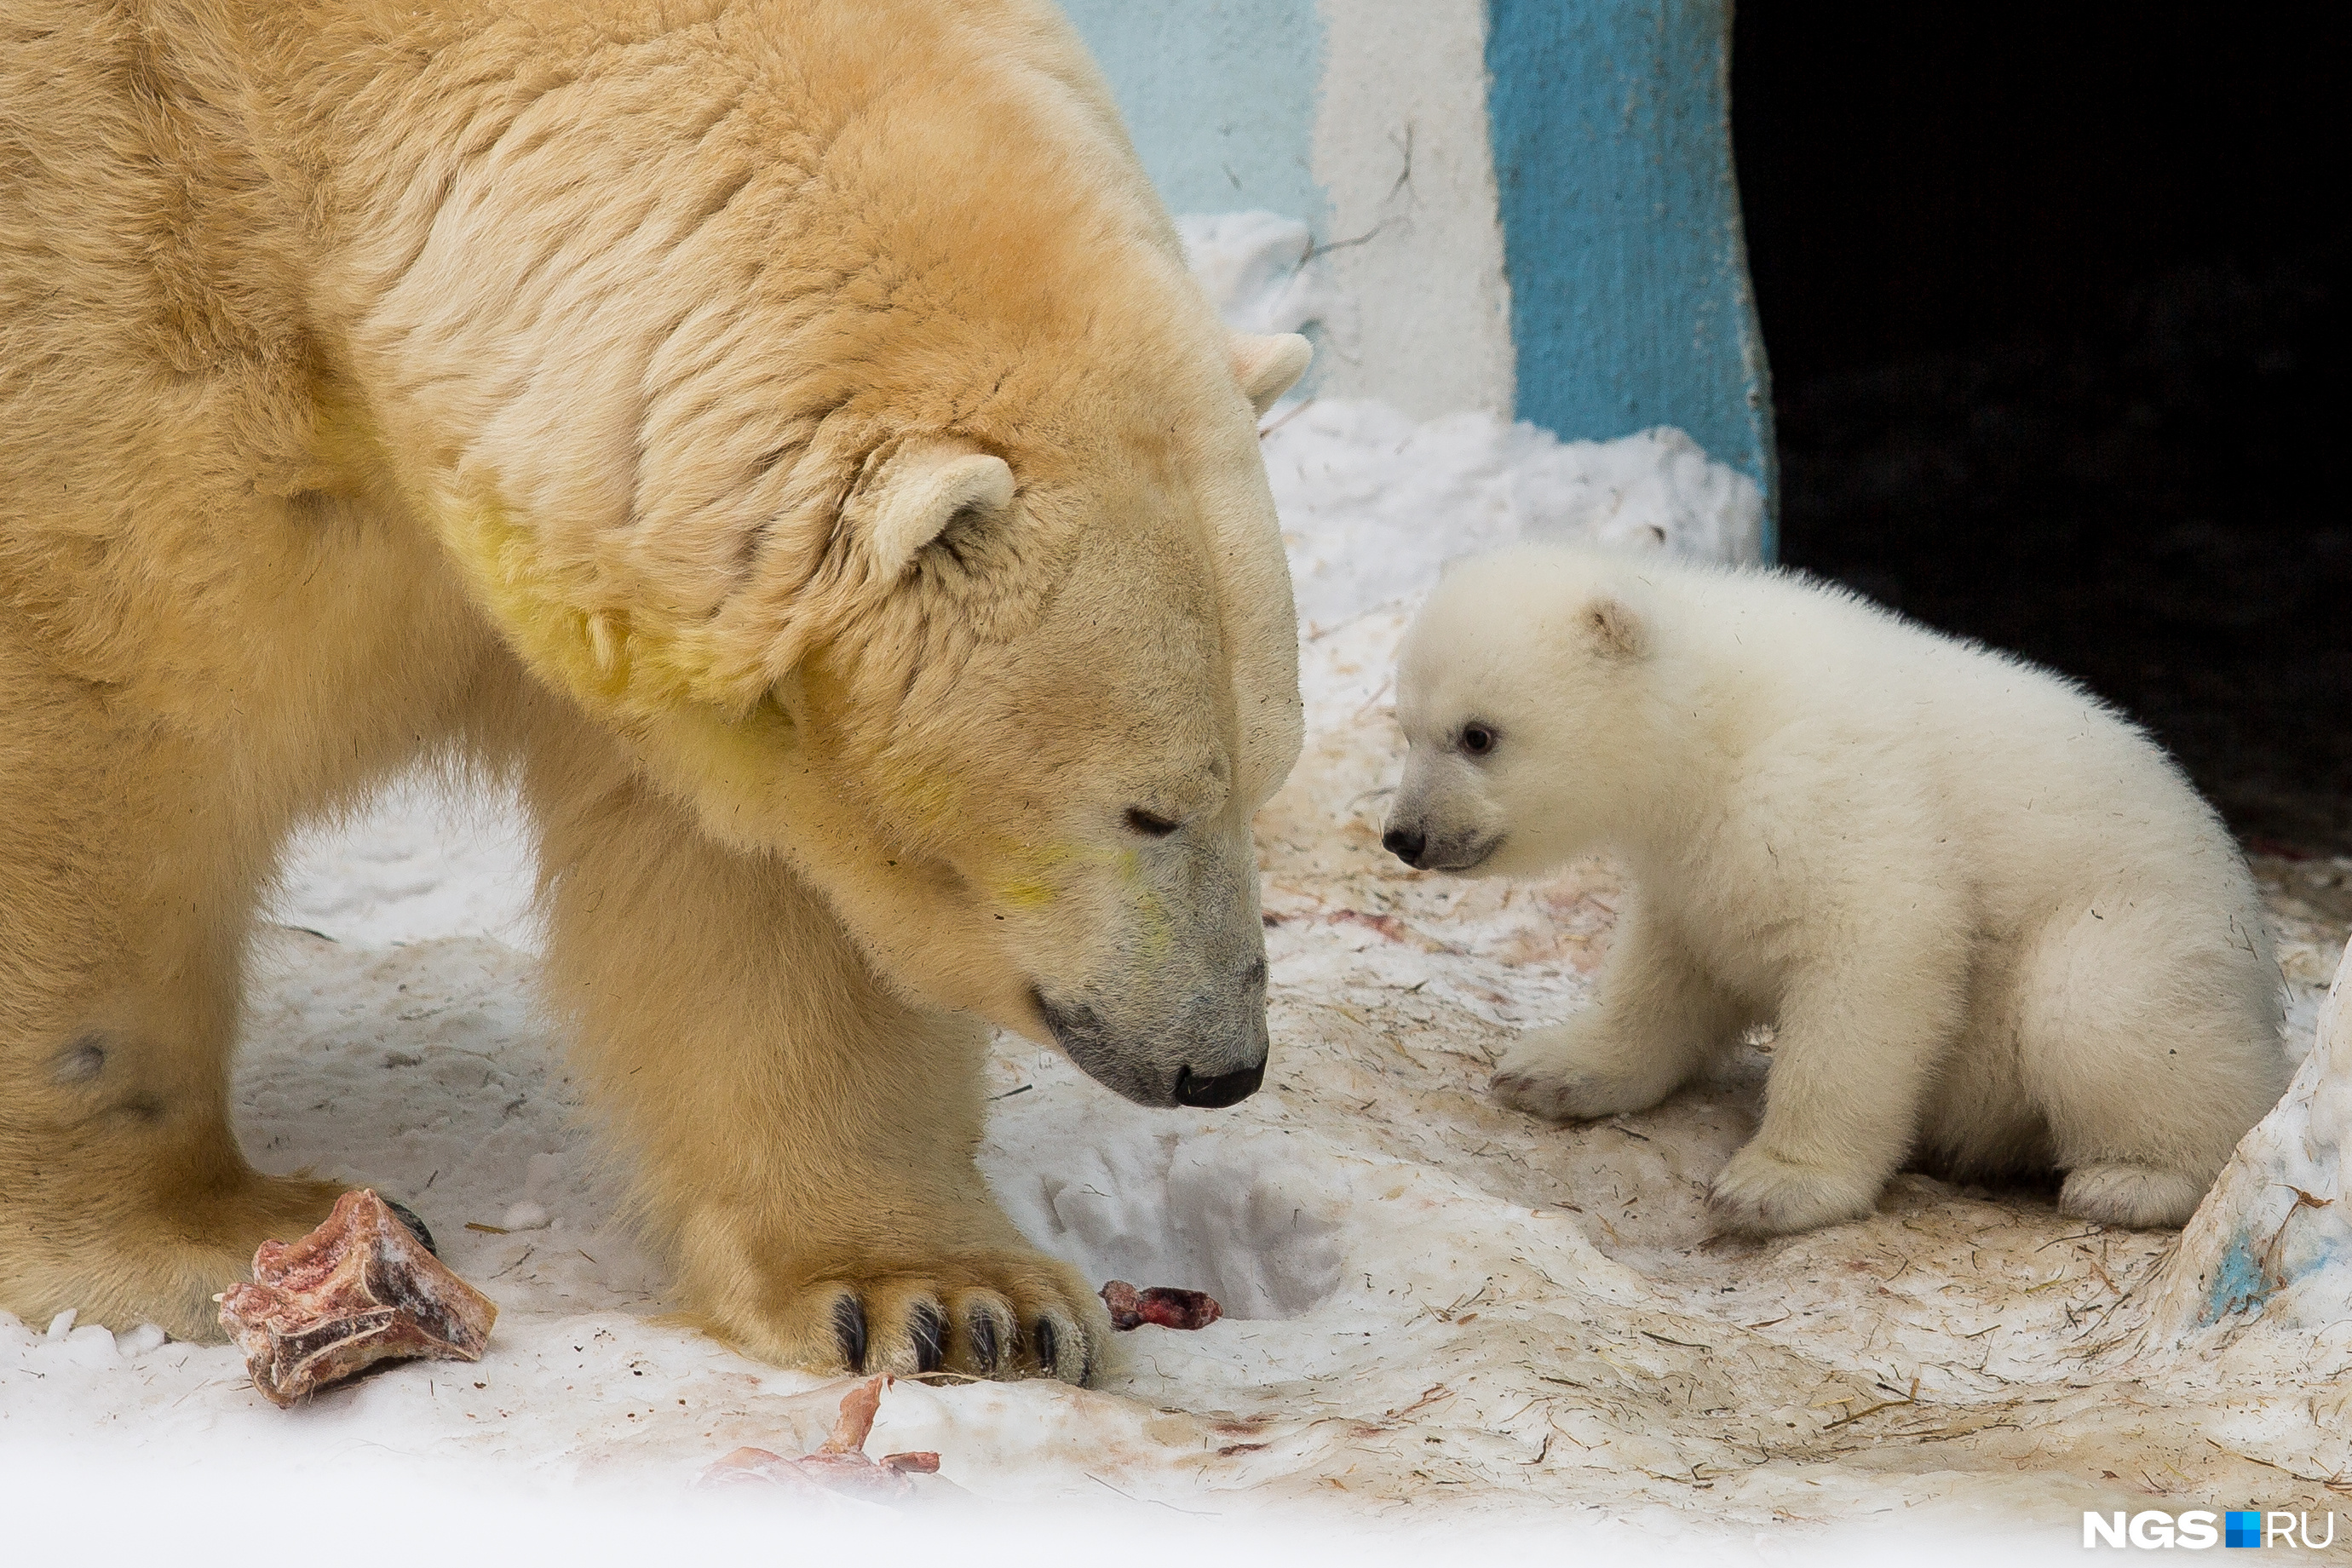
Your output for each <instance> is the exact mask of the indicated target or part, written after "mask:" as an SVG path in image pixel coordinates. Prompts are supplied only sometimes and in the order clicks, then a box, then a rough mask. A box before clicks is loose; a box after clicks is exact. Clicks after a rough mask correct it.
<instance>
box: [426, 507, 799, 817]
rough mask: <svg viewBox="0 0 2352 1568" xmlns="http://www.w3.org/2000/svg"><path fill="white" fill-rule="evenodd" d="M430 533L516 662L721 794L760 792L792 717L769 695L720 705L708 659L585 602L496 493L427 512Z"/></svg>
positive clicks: (589, 594)
mask: <svg viewBox="0 0 2352 1568" xmlns="http://www.w3.org/2000/svg"><path fill="white" fill-rule="evenodd" d="M435 520H436V530H435V531H436V533H438V534H439V536H440V538H441V541H442V543H443V545H444V546H445V547H446V548H447V549H448V551H449V553H450V555H451V557H452V558H453V559H455V560H456V561H457V564H458V568H459V570H461V571H462V572H463V573H464V575H465V578H466V581H467V587H468V588H469V589H470V591H472V592H473V594H474V597H475V598H476V600H477V601H478V602H479V603H480V604H481V606H482V608H483V609H484V610H485V611H486V612H488V615H489V617H490V619H491V621H492V622H494V623H495V624H496V625H497V626H498V627H499V630H500V631H501V632H504V633H505V635H506V638H507V641H508V642H509V644H510V645H511V646H512V647H513V648H514V650H515V652H516V653H519V654H520V655H521V656H522V659H523V662H524V663H525V664H528V665H530V668H531V669H532V670H533V671H534V672H536V673H537V674H540V675H541V676H542V677H544V678H546V679H547V680H549V681H550V682H551V683H552V684H554V685H556V686H558V687H559V688H561V689H562V690H563V691H566V692H569V693H570V694H571V695H572V696H573V697H574V698H575V699H576V700H577V701H578V702H579V703H580V705H581V706H583V707H584V708H586V709H587V710H588V711H589V712H591V713H593V714H595V715H597V716H600V717H604V718H607V719H612V720H615V721H617V722H618V723H619V724H620V725H621V726H622V727H624V728H631V729H645V728H654V729H658V730H659V731H660V732H661V733H662V735H663V737H664V738H665V740H667V742H668V743H669V745H670V746H671V747H674V748H675V750H676V752H677V753H678V754H680V755H682V756H683V757H684V758H686V759H688V762H689V763H690V765H691V766H692V768H693V770H694V771H695V772H696V773H698V775H700V776H701V777H702V778H704V779H706V780H708V781H709V783H710V785H711V786H713V787H714V788H715V789H718V790H720V791H723V792H724V793H725V794H726V795H727V796H729V797H730V798H732V799H735V800H744V801H752V800H758V799H760V798H761V796H763V795H764V794H765V793H766V786H767V784H768V783H769V781H770V779H771V778H772V774H773V771H774V769H775V768H776V766H777V765H778V764H779V763H780V762H781V761H782V759H783V758H784V757H786V756H787V755H788V754H789V753H790V752H791V750H792V748H793V741H794V737H793V726H792V721H791V719H790V718H789V717H787V716H785V714H784V712H783V711H782V709H781V708H779V707H777V706H776V705H775V704H774V702H773V701H772V700H764V699H763V700H761V701H759V702H757V703H754V704H753V705H751V706H750V708H749V709H748V710H743V709H741V708H740V705H737V704H732V703H729V702H726V701H722V699H721V694H720V693H719V690H718V689H717V681H716V679H715V677H714V676H713V675H712V674H711V665H710V661H709V659H707V658H705V657H703V656H702V651H701V650H699V649H697V648H694V647H693V646H691V644H690V643H689V641H688V639H686V638H683V637H679V636H677V635H676V634H674V633H667V632H661V631H659V630H656V629H655V628H651V627H647V626H644V625H641V624H639V623H637V622H635V620H634V619H633V618H632V617H631V615H630V614H629V612H627V611H626V610H625V609H622V608H620V607H618V606H613V605H604V606H599V607H596V608H587V606H591V605H594V604H595V601H596V598H597V595H596V594H595V592H594V590H593V584H592V582H591V580H590V577H589V572H588V570H587V569H585V568H570V569H566V568H564V567H562V566H556V565H551V564H550V563H549V562H548V561H547V559H546V552H545V550H544V549H543V547H542V546H541V542H540V541H539V540H538V539H537V538H534V537H533V535H532V533H531V530H530V528H527V527H525V526H524V525H523V524H522V523H521V522H520V521H518V520H517V519H516V518H515V517H514V516H513V515H512V514H511V513H510V512H509V509H508V508H507V507H505V506H504V505H502V504H501V503H499V502H498V501H497V500H495V499H493V498H490V497H476V498H474V499H473V500H472V502H471V503H470V504H468V505H464V506H447V507H441V508H439V509H438V511H437V516H436V519H435Z"/></svg>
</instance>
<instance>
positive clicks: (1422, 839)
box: [1381, 828, 1429, 866]
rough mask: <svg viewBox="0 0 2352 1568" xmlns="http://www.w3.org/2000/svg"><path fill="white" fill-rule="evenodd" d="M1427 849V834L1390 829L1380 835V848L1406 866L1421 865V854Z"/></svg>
mask: <svg viewBox="0 0 2352 1568" xmlns="http://www.w3.org/2000/svg"><path fill="white" fill-rule="evenodd" d="M1428 847H1429V837H1428V835H1427V834H1425V833H1418V832H1414V831H1411V830H1409V829H1405V828H1391V829H1390V830H1389V831H1387V832H1385V833H1382V834H1381V848H1382V849H1384V850H1386V851H1388V852H1389V853H1391V854H1392V855H1394V856H1396V858H1397V859H1399V860H1401V861H1402V862H1404V863H1405V864H1407V865H1414V866H1417V865H1419V864H1420V863H1421V852H1422V851H1423V850H1425V849H1427V848H1428Z"/></svg>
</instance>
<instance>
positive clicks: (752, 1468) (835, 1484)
mask: <svg viewBox="0 0 2352 1568" xmlns="http://www.w3.org/2000/svg"><path fill="white" fill-rule="evenodd" d="M891 1381H892V1380H891V1379H890V1378H887V1377H869V1378H867V1379H866V1381H865V1382H863V1383H861V1384H859V1385H857V1386H856V1387H855V1388H852V1389H851V1390H850V1391H849V1392H848V1393H846V1394H845V1395H843V1396H841V1414H840V1415H839V1416H835V1418H834V1423H833V1435H832V1436H831V1437H827V1438H826V1439H825V1440H824V1444H823V1445H822V1446H821V1447H819V1448H818V1449H817V1451H816V1452H815V1453H814V1454H803V1455H802V1456H801V1457H800V1458H797V1459H788V1458H784V1456H783V1455H782V1454H776V1453H771V1452H769V1451H768V1450H767V1449H765V1448H738V1449H736V1450H735V1451H734V1452H733V1453H731V1454H730V1455H728V1456H727V1457H726V1458H723V1459H720V1460H719V1462H718V1463H716V1464H714V1465H712V1466H711V1467H710V1468H709V1469H707V1470H705V1471H703V1472H702V1477H701V1479H699V1480H698V1482H697V1483H696V1484H697V1485H698V1486H706V1487H718V1486H736V1485H740V1484H743V1483H747V1482H750V1483H763V1484H767V1485H780V1486H784V1487H790V1488H793V1489H797V1490H819V1491H833V1492H845V1493H847V1494H849V1495H850V1496H853V1497H863V1498H866V1499H869V1500H873V1501H877V1502H895V1501H898V1500H902V1499H905V1498H908V1497H911V1496H913V1495H914V1491H915V1483H914V1482H912V1481H910V1480H908V1479H907V1478H908V1476H909V1475H925V1476H928V1475H936V1474H937V1473H938V1472H939V1468H940V1457H939V1456H938V1455H937V1454H931V1453H916V1454H886V1455H884V1456H883V1458H882V1461H881V1463H879V1464H877V1463H875V1462H874V1461H873V1460H872V1459H869V1458H866V1434H867V1433H869V1432H871V1431H873V1429H874V1413H875V1412H876V1411H877V1410H879V1409H880V1408H881V1407H882V1390H883V1388H884V1387H885V1386H886V1385H888V1384H889V1383H890V1382H891Z"/></svg>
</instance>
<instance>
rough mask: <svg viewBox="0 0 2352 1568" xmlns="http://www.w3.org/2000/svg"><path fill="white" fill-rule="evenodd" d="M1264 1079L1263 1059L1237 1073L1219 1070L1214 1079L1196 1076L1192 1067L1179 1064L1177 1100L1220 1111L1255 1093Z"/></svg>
mask: <svg viewBox="0 0 2352 1568" xmlns="http://www.w3.org/2000/svg"><path fill="white" fill-rule="evenodd" d="M1262 1082H1265V1062H1263V1061H1261V1062H1259V1063H1258V1064H1257V1065H1256V1066H1255V1067H1244V1068H1243V1069H1242V1070H1241V1071H1238V1072H1220V1073H1218V1074H1217V1075H1216V1076H1215V1077H1214V1078H1195V1077H1193V1076H1192V1069H1191V1068H1189V1067H1180V1068H1178V1069H1177V1070H1176V1103H1178V1104H1179V1105H1197V1106H1199V1107H1200V1108H1201V1109H1202V1110H1204V1111H1220V1110H1223V1108H1224V1107H1226V1106H1228V1105H1232V1104H1235V1103H1239V1102H1241V1101H1244V1100H1246V1099H1248V1098H1249V1097H1250V1096H1251V1095H1253V1094H1255V1093H1256V1092H1257V1086H1258V1085H1259V1084H1260V1083H1262Z"/></svg>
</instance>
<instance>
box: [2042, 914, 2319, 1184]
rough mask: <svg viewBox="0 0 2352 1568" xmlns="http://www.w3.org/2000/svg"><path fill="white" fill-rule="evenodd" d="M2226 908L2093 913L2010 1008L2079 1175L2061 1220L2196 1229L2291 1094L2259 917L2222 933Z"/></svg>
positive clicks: (2231, 924)
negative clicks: (2235, 1158) (2218, 1184)
mask: <svg viewBox="0 0 2352 1568" xmlns="http://www.w3.org/2000/svg"><path fill="white" fill-rule="evenodd" d="M2220 902H2221V901H2220V900H2219V899H2218V898H2210V897H2209V898H2208V899H2207V900H2206V901H2205V902H2204V906H2202V907H2200V906H2199V905H2198V904H2191V903H2189V901H2187V900H2181V899H2169V900H2168V899H2166V898H2162V897H2159V896H2157V895H2156V894H2155V893H2152V892H2143V893H2140V894H2137V896H2125V895H2122V894H2118V895H2116V896H2114V897H2111V898H2107V897H2103V898H2101V899H2100V900H2099V901H2098V912H2097V914H2096V915H2092V914H2090V913H2089V912H2088V911H2085V912H2084V913H2083V914H2081V915H2077V916H2076V917H2075V918H2074V919H2073V920H2071V921H2066V922H2064V923H2063V924H2057V925H2053V927H2052V928H2051V929H2050V930H2049V931H2048V932H2047V933H2045V934H2044V935H2043V936H2042V938H2041V939H2040V940H2039V941H2038V942H2036V943H2035V944H2034V945H2033V946H2032V948H2031V950H2030V952H2029V954H2028V957H2027V961H2026V962H2025V963H2024V964H2023V965H2022V966H2021V969H2020V977H2019V982H2018V991H2017V994H2016V996H2015V997H2014V998H2012V1000H2011V1004H2010V1005H2011V1010H2012V1011H2013V1013H2014V1016H2015V1017H2016V1019H2017V1020H2018V1024H2017V1029H2016V1036H2017V1039H2018V1040H2019V1042H2020V1051H2019V1056H2020V1064H2021V1077H2022V1080H2023V1082H2024V1085H2025V1089H2026V1092H2027V1093H2028V1095H2029V1096H2030V1097H2031V1098H2032V1102H2033V1103H2034V1104H2035V1106H2036V1107H2037V1108H2038V1109H2039V1110H2040V1112H2041V1113H2042V1117H2043V1119H2044V1120H2045V1122H2046V1123H2047V1124H2048V1125H2049V1128H2050V1142H2051V1146H2052V1149H2053V1154H2054V1156H2055V1161H2056V1164H2057V1166H2058V1168H2060V1169H2061V1170H2063V1171H2065V1172H2066V1173H2067V1176H2066V1182H2065V1186H2063V1188H2061V1189H2060V1192H2059V1197H2058V1207H2059V1209H2060V1211H2061V1212H2063V1213H2064V1214H2067V1215H2069V1216H2072V1217H2074V1218H2080V1219H2089V1220H2096V1221H2098V1222H2100V1223H2102V1224H2107V1225H2118V1226H2126V1227H2132V1228H2154V1227H2160V1226H2174V1225H2180V1224H2183V1223H2185V1222H2186V1221H2187V1220H2188V1218H2189V1216H2190V1215H2191V1214H2193V1213H2195V1212H2196V1209H2197V1205H2198V1204H2199V1203H2200V1202H2201V1201H2202V1200H2203V1198H2204V1196H2205V1193H2206V1190H2207V1189H2208V1188H2209V1187H2210V1186H2212V1183H2213V1179H2214V1177H2215V1176H2218V1175H2220V1174H2221V1166H2222V1165H2223V1163H2224V1162H2225V1161H2227V1160H2228V1159H2229V1157H2230V1152H2231V1150H2232V1149H2233V1148H2235V1147H2236V1146H2237V1143H2238V1140H2239V1139H2240V1138H2242V1137H2243V1136H2244V1135H2245V1133H2246V1130H2247V1129H2248V1128H2249V1127H2252V1125H2253V1124H2255V1123H2256V1122H2257V1121H2260V1120H2261V1119H2262V1117H2263V1114H2264V1113H2266V1112H2268V1111H2269V1110H2270V1108H2271V1107H2272V1106H2273V1105H2274V1104H2276V1103H2278V1098H2279V1096H2280V1095H2281V1094H2282V1093H2284V1092H2285V1089H2286V1083H2287V1078H2288V1062H2287V1060H2286V1056H2285V1053H2284V1051H2283V1050H2282V1049H2281V1048H2280V1045H2279V1037H2278V1024H2279V1019H2278V1011H2279V1009H2278V994H2279V988H2278V971H2277V967H2276V964H2275V962H2274V961H2273V959H2272V957H2271V956H2270V953H2269V950H2268V944H2267V943H2266V942H2264V941H2262V940H2261V939H2260V937H2259V932H2260V925H2261V919H2262V916H2261V915H2260V913H2259V912H2258V911H2248V912H2245V913H2244V914H2242V915H2240V916H2239V917H2238V918H2236V919H2233V920H2229V919H2223V918H2221V917H2220V915H2217V914H2216V912H2215V911H2214V910H2213V908H2212V907H2211V906H2212V905H2213V904H2219V903H2220ZM2246 932H2253V933H2255V934H2256V935H2254V936H2246V935H2243V933H2246Z"/></svg>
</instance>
